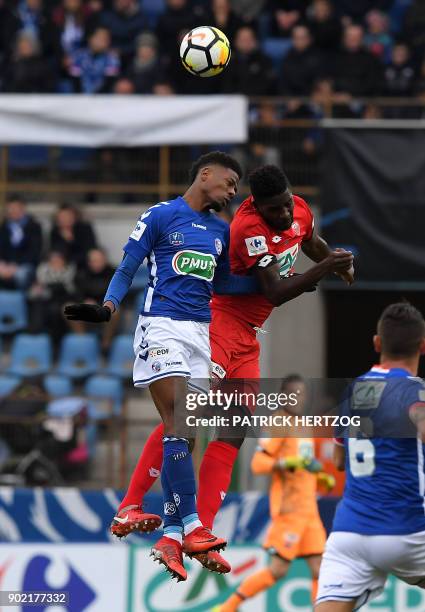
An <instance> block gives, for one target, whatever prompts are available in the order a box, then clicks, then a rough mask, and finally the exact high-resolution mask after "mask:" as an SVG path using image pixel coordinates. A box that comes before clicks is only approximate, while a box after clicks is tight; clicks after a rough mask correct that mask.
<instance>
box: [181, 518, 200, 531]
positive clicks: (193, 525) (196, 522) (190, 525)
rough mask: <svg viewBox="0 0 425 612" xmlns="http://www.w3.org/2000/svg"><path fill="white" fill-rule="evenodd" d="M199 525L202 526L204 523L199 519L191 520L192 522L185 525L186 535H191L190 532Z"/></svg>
mask: <svg viewBox="0 0 425 612" xmlns="http://www.w3.org/2000/svg"><path fill="white" fill-rule="evenodd" d="M197 527H202V523H201V521H200V520H199V519H195V520H194V521H190V523H188V524H187V525H185V526H184V535H189V533H191V532H192V531H193V530H194V529H196V528H197Z"/></svg>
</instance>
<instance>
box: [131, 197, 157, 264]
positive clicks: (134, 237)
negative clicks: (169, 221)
mask: <svg viewBox="0 0 425 612" xmlns="http://www.w3.org/2000/svg"><path fill="white" fill-rule="evenodd" d="M163 223H164V221H163V205H161V204H156V205H155V206H152V208H149V210H147V211H146V212H145V213H144V214H143V215H142V216H141V217H140V219H139V220H138V221H137V223H136V227H135V228H134V230H133V231H132V232H131V234H130V237H129V239H128V242H127V244H126V245H125V246H124V251H125V252H126V253H128V254H129V255H132V256H133V257H134V258H135V259H137V260H138V261H139V265H140V264H142V263H143V261H144V259H145V258H146V257H147V256H148V255H149V253H150V252H151V251H152V250H153V248H154V245H155V243H156V242H157V240H158V239H159V236H160V234H161V227H162V225H163Z"/></svg>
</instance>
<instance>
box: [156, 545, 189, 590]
mask: <svg viewBox="0 0 425 612" xmlns="http://www.w3.org/2000/svg"><path fill="white" fill-rule="evenodd" d="M150 556H151V557H153V558H154V560H155V561H158V563H162V565H165V569H166V570H167V572H170V574H171V576H172V578H175V579H176V580H177V582H181V581H182V580H186V579H187V572H186V570H185V569H184V565H183V549H182V545H181V544H180V543H179V542H177V541H176V540H173V539H172V538H167V536H162V538H160V539H159V540H158V542H157V543H156V544H155V545H154V546H152V549H151V554H150Z"/></svg>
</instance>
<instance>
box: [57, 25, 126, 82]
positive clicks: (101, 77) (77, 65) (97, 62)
mask: <svg viewBox="0 0 425 612" xmlns="http://www.w3.org/2000/svg"><path fill="white" fill-rule="evenodd" d="M119 72H120V60H119V58H118V56H117V55H116V53H115V52H114V51H112V49H111V36H110V34H109V32H108V30H106V29H105V28H97V29H96V30H95V31H94V32H93V34H92V35H91V36H90V38H89V44H88V47H87V48H84V49H79V50H78V51H76V52H75V53H74V54H73V55H72V56H71V59H70V63H69V74H70V76H71V77H72V78H73V82H74V88H75V91H76V92H78V93H85V94H94V93H109V92H110V91H111V89H112V87H113V85H114V82H115V79H116V78H117V77H118V75H119Z"/></svg>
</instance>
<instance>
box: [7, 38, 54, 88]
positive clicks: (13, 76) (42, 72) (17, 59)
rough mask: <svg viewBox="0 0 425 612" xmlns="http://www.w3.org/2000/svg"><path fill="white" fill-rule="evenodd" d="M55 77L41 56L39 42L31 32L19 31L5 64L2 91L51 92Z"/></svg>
mask: <svg viewBox="0 0 425 612" xmlns="http://www.w3.org/2000/svg"><path fill="white" fill-rule="evenodd" d="M56 82H57V81H56V77H55V74H54V73H53V71H52V69H51V68H50V65H49V64H48V62H47V60H46V59H45V58H43V57H41V54H40V43H39V41H38V39H37V38H35V36H34V34H33V33H31V32H25V31H22V32H20V33H19V34H18V35H17V37H16V44H15V51H14V53H13V56H12V58H11V59H10V61H9V62H8V63H7V65H6V70H5V72H4V80H3V91H4V92H6V93H51V92H54V91H55V90H56Z"/></svg>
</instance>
